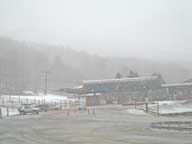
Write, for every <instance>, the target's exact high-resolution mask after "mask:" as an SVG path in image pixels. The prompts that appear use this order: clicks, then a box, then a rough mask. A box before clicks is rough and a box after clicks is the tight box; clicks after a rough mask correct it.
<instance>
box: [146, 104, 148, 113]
mask: <svg viewBox="0 0 192 144" xmlns="http://www.w3.org/2000/svg"><path fill="white" fill-rule="evenodd" d="M146 112H148V103H146Z"/></svg>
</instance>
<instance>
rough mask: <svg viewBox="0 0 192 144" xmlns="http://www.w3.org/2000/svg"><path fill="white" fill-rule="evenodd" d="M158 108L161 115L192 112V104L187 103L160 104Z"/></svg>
mask: <svg viewBox="0 0 192 144" xmlns="http://www.w3.org/2000/svg"><path fill="white" fill-rule="evenodd" d="M159 108H160V109H159V110H160V111H159V112H160V113H161V114H168V113H183V112H192V103H187V101H172V102H167V103H166V102H162V103H161V102H160V104H159Z"/></svg>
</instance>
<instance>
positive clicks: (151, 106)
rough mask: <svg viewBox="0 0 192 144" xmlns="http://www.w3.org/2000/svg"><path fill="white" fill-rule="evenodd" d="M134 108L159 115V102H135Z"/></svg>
mask: <svg viewBox="0 0 192 144" xmlns="http://www.w3.org/2000/svg"><path fill="white" fill-rule="evenodd" d="M135 109H139V110H143V111H145V112H147V113H151V114H155V115H159V114H160V113H159V103H158V102H157V103H155V102H151V103H143V102H142V103H141V102H135Z"/></svg>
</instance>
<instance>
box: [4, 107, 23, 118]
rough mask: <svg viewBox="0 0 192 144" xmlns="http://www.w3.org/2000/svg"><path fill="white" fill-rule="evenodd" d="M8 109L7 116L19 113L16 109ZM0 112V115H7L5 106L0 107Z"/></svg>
mask: <svg viewBox="0 0 192 144" xmlns="http://www.w3.org/2000/svg"><path fill="white" fill-rule="evenodd" d="M8 111H9V112H8V116H13V115H18V114H19V112H18V110H17V109H15V108H9V109H8ZM1 113H2V117H7V108H6V107H1Z"/></svg>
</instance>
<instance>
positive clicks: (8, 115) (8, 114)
mask: <svg viewBox="0 0 192 144" xmlns="http://www.w3.org/2000/svg"><path fill="white" fill-rule="evenodd" d="M7 117H9V107H7Z"/></svg>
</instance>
